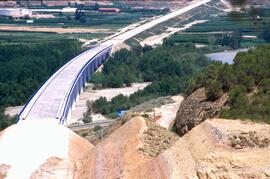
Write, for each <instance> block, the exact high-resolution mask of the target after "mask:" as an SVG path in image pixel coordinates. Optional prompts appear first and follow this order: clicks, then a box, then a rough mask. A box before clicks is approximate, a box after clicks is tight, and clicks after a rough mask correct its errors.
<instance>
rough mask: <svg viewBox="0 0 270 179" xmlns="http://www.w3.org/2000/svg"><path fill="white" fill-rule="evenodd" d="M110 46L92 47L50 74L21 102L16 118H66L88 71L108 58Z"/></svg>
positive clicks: (91, 71) (91, 72)
mask: <svg viewBox="0 0 270 179" xmlns="http://www.w3.org/2000/svg"><path fill="white" fill-rule="evenodd" d="M111 47H112V46H110V45H100V46H97V47H94V48H92V49H90V50H88V51H86V52H84V53H82V54H81V55H79V56H77V57H75V58H74V59H72V60H71V61H69V62H68V63H67V64H65V65H64V66H63V67H62V68H60V69H59V70H58V71H57V72H56V73H54V74H53V75H52V76H51V77H50V78H49V79H48V80H47V81H46V82H45V83H44V84H43V85H42V86H41V88H40V89H39V90H38V91H37V92H36V93H35V94H34V96H33V97H32V98H31V100H30V101H29V102H28V103H27V104H26V105H25V107H24V109H23V110H22V112H21V114H20V115H19V119H27V120H32V119H34V120H37V119H60V120H66V119H67V118H68V113H69V108H71V107H72V105H73V103H74V101H75V100H76V98H77V96H78V95H79V93H80V92H81V90H82V88H83V87H84V85H85V82H86V81H87V79H88V78H89V77H90V75H91V74H93V73H94V72H95V70H96V69H97V68H98V67H99V66H100V65H101V64H102V63H103V62H104V61H105V60H106V58H108V56H109V53H110V51H111Z"/></svg>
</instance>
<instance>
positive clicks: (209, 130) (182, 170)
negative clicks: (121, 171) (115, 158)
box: [129, 119, 270, 179]
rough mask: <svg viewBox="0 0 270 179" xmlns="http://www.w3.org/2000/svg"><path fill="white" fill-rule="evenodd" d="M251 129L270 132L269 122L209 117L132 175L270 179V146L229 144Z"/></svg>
mask: <svg viewBox="0 0 270 179" xmlns="http://www.w3.org/2000/svg"><path fill="white" fill-rule="evenodd" d="M250 129H253V130H254V131H256V132H257V134H258V135H259V136H264V135H266V136H268V137H269V135H270V134H269V131H270V126H269V125H266V124H256V123H251V122H250V123H249V122H248V123H247V122H242V121H237V120H236V121H232V120H222V119H212V120H206V121H205V122H203V123H201V124H200V125H198V126H197V127H195V128H193V129H192V130H191V131H189V132H188V133H187V134H186V135H185V136H183V137H181V138H180V139H179V140H178V141H177V142H176V143H175V144H174V145H173V146H172V147H170V148H169V149H168V150H165V151H164V152H162V153H161V154H160V155H158V156H157V157H156V158H154V159H153V160H151V161H148V162H146V163H144V164H143V165H141V166H139V167H138V168H137V169H136V170H135V171H133V172H132V175H130V177H129V178H146V179H155V178H170V179H174V178H198V179H219V178H235V179H240V178H241V179H246V178H269V177H270V175H269V174H270V167H269V166H270V157H269V156H270V150H269V149H270V147H269V146H268V147H265V148H259V147H255V148H244V149H241V150H239V149H235V148H233V147H231V146H230V137H231V136H233V135H237V134H240V133H242V132H246V131H248V130H250ZM267 132H268V133H267Z"/></svg>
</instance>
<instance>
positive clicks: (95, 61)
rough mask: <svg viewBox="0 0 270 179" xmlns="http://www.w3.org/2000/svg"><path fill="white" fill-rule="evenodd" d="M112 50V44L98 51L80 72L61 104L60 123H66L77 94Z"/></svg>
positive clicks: (59, 111)
mask: <svg viewBox="0 0 270 179" xmlns="http://www.w3.org/2000/svg"><path fill="white" fill-rule="evenodd" d="M111 50H112V45H109V46H106V47H104V49H103V50H101V51H100V52H98V53H97V54H96V55H95V56H94V57H92V58H91V59H90V60H89V61H88V62H87V63H86V64H85V65H84V66H83V68H82V69H81V70H80V71H79V72H78V74H77V75H76V77H75V79H74V81H73V82H72V85H71V86H70V89H69V90H68V91H69V93H68V94H67V95H66V96H65V99H64V100H63V103H62V104H61V106H60V108H59V110H58V113H57V116H56V118H57V119H60V123H62V124H63V123H64V122H65V121H66V120H67V118H68V116H69V113H70V111H71V108H72V105H73V104H74V103H75V101H76V98H77V96H78V95H79V94H80V92H81V89H82V88H83V87H84V86H85V84H86V82H87V80H88V79H90V77H91V75H92V74H93V73H94V72H95V71H96V70H97V69H98V67H99V66H100V65H101V64H103V62H105V61H106V59H107V58H108V57H109V55H110V52H111Z"/></svg>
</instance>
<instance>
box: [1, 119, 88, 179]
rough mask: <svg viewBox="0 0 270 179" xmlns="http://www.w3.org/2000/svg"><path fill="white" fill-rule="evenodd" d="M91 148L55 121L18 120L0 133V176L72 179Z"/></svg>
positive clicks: (79, 170) (82, 165)
mask: <svg viewBox="0 0 270 179" xmlns="http://www.w3.org/2000/svg"><path fill="white" fill-rule="evenodd" d="M92 148H93V145H91V144H90V143H88V142H87V141H86V140H84V139H83V138H81V137H79V136H78V135H76V134H75V133H73V132H72V131H70V130H69V129H68V128H66V127H65V126H62V125H59V124H58V123H57V122H56V121H55V120H44V121H43V120H36V121H21V122H20V123H19V124H17V125H13V126H11V127H9V128H7V129H6V130H4V131H3V132H2V133H1V134H0V173H1V174H0V176H1V175H3V176H4V175H6V178H11V179H14V178H41V177H42V178H72V177H73V176H76V175H78V174H79V173H80V172H81V170H82V169H83V167H84V164H85V162H84V160H85V155H87V154H88V153H89V152H90V151H91V149H92ZM7 166H8V167H7ZM66 176H68V177H66ZM0 178H1V177H0Z"/></svg>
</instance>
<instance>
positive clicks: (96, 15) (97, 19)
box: [0, 10, 163, 30]
mask: <svg viewBox="0 0 270 179" xmlns="http://www.w3.org/2000/svg"><path fill="white" fill-rule="evenodd" d="M43 14H48V13H43ZM49 14H51V15H53V16H54V17H53V18H40V19H33V20H34V23H30V24H29V23H26V21H27V20H28V19H11V18H9V17H3V16H0V24H15V25H21V26H41V27H64V28H68V27H91V28H104V29H111V30H114V29H118V28H121V27H125V26H127V25H129V24H132V23H135V22H138V21H140V20H142V19H146V18H149V17H153V16H155V15H160V14H163V11H159V10H141V11H131V10H130V11H121V12H120V13H104V12H97V11H94V10H84V11H83V13H82V14H80V15H79V17H78V15H77V17H76V13H49Z"/></svg>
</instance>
